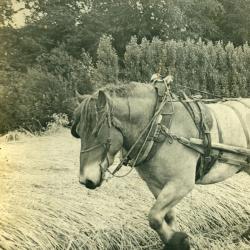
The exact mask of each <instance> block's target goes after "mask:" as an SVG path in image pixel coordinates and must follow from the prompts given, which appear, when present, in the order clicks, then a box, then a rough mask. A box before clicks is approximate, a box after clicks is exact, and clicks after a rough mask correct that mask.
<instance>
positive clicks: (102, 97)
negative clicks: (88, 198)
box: [71, 91, 123, 189]
mask: <svg viewBox="0 0 250 250" xmlns="http://www.w3.org/2000/svg"><path fill="white" fill-rule="evenodd" d="M112 109H113V107H112V104H111V100H110V98H109V97H108V96H107V95H106V94H105V93H104V92H103V91H99V92H98V94H97V95H93V96H89V95H88V96H83V97H82V102H81V104H80V105H79V107H78V108H77V109H76V111H75V114H74V116H75V117H74V122H73V125H72V128H71V133H72V135H73V136H74V137H76V138H81V152H80V176H79V181H80V183H81V184H83V185H85V186H86V187H87V188H90V189H95V188H96V187H98V186H100V185H101V183H102V181H103V179H104V176H105V172H106V170H107V169H108V168H109V166H110V165H111V164H112V163H113V161H114V157H115V155H116V153H117V152H118V151H119V150H120V149H121V147H122V145H123V136H122V133H121V132H120V130H119V128H118V127H117V126H116V125H115V124H116V122H115V118H114V117H113V112H112Z"/></svg>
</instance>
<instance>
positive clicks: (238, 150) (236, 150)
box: [189, 138, 250, 156]
mask: <svg viewBox="0 0 250 250" xmlns="http://www.w3.org/2000/svg"><path fill="white" fill-rule="evenodd" d="M189 141H190V142H191V143H193V144H195V145H198V146H203V145H204V144H203V141H202V140H201V139H197V138H190V139H189ZM211 146H212V148H213V149H219V150H222V151H227V152H230V153H234V154H240V155H246V156H250V149H247V148H243V147H237V146H230V145H226V144H222V143H212V145H211Z"/></svg>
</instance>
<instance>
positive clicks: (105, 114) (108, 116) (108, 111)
mask: <svg viewBox="0 0 250 250" xmlns="http://www.w3.org/2000/svg"><path fill="white" fill-rule="evenodd" d="M166 102H167V97H166V96H164V97H163V100H162V102H161V105H160V107H159V108H158V109H157V110H156V111H155V113H154V114H153V116H152V118H151V119H150V121H149V122H148V123H147V125H146V126H145V128H144V129H143V130H142V131H141V133H140V134H139V135H138V137H137V139H136V141H135V143H134V144H133V145H132V146H131V147H130V149H129V150H128V152H127V153H126V155H125V156H124V157H123V158H122V159H121V160H120V162H119V164H118V165H117V166H116V167H115V169H114V170H113V172H111V171H109V167H110V160H109V157H108V153H109V150H110V147H111V143H112V142H111V136H110V129H111V127H112V126H113V127H114V128H116V129H117V130H118V131H119V132H121V134H122V136H123V138H124V135H123V133H122V131H121V128H119V127H118V126H116V124H115V123H114V120H113V110H112V106H111V105H110V104H106V106H105V107H102V109H100V110H99V111H98V110H97V113H98V114H100V113H102V115H101V117H100V119H97V120H98V122H97V125H96V127H95V128H94V130H93V132H92V133H93V134H94V135H95V136H96V137H97V136H98V134H99V133H100V131H101V129H102V127H103V124H104V123H106V124H107V125H108V136H107V139H106V140H105V141H104V142H101V143H98V144H96V145H94V146H91V147H89V148H85V149H83V150H82V151H81V154H84V153H88V152H91V151H93V150H95V149H97V148H100V147H104V152H103V155H102V159H101V161H100V163H99V166H100V169H101V181H103V179H104V176H105V173H106V171H108V172H109V173H110V174H111V175H112V176H114V177H124V176H126V175H128V174H129V173H130V172H131V171H132V170H133V168H134V167H135V165H136V164H138V162H139V159H138V158H139V156H140V154H141V151H142V148H143V147H145V145H146V142H147V140H148V137H149V134H150V131H151V130H152V128H153V124H154V122H155V121H156V120H157V119H158V117H159V115H160V113H161V110H162V108H163V106H164V105H165V104H166ZM144 135H146V136H145V138H144V139H143V144H142V146H141V147H140V148H139V151H138V152H137V154H136V157H135V159H134V160H131V161H129V158H130V154H131V153H132V152H133V151H134V150H135V148H136V146H137V145H138V143H139V142H140V140H141V139H142V138H143V136H144ZM105 161H106V163H107V164H106V165H105ZM124 164H125V165H130V167H131V170H130V171H129V172H128V173H126V174H125V175H121V176H117V175H115V174H116V173H117V172H118V171H119V170H120V169H121V167H122V166H123V165H124ZM82 168H83V166H80V171H82Z"/></svg>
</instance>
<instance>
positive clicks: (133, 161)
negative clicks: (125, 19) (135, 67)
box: [81, 80, 250, 180]
mask: <svg viewBox="0 0 250 250" xmlns="http://www.w3.org/2000/svg"><path fill="white" fill-rule="evenodd" d="M153 84H154V87H155V90H156V93H157V101H156V105H155V111H154V114H153V116H152V118H151V120H150V121H149V123H148V124H147V126H146V127H145V128H144V129H143V130H142V131H141V133H140V134H139V136H138V137H137V140H136V141H135V143H134V144H133V145H132V146H131V147H130V148H129V149H128V151H127V153H126V155H125V156H124V157H123V158H122V159H121V160H120V163H119V164H118V165H117V166H116V168H115V169H114V170H113V172H110V171H109V169H108V167H109V158H108V152H109V149H110V146H111V139H110V128H111V126H114V127H115V128H116V129H118V130H120V129H119V128H118V127H117V126H116V124H115V123H114V121H113V118H112V110H111V111H110V107H109V106H108V107H106V109H103V110H102V113H101V116H100V119H98V120H99V121H98V124H97V126H96V128H95V129H94V132H95V133H99V132H100V130H101V129H102V126H103V124H106V126H108V131H109V133H108V136H107V139H106V140H105V141H104V142H101V143H99V144H97V145H94V146H92V147H90V148H87V149H84V150H82V151H81V153H86V152H89V151H92V150H94V149H96V148H98V147H104V149H105V150H104V152H103V157H102V159H101V162H100V164H99V165H100V167H101V171H102V176H104V174H105V172H106V171H109V172H110V173H111V174H112V175H113V176H116V177H123V176H126V175H127V174H129V173H130V172H131V171H132V169H133V168H134V167H135V166H136V165H139V164H142V163H143V162H145V161H149V160H150V159H152V158H153V156H154V155H155V153H156V151H157V149H158V147H159V146H160V145H161V144H162V143H163V142H165V141H166V140H168V142H169V143H170V144H171V143H173V141H174V140H176V141H178V142H179V143H181V144H183V145H184V146H186V147H189V148H191V149H192V150H194V151H196V152H198V153H199V154H200V158H199V160H198V163H197V166H196V180H198V179H201V178H202V177H203V176H204V175H205V174H207V173H208V172H209V170H210V169H211V167H212V166H213V165H214V164H215V162H216V161H217V160H219V161H221V162H225V163H228V164H233V165H241V166H249V162H247V161H241V160H235V159H231V158H227V157H224V156H223V152H224V151H226V152H231V153H239V154H241V155H246V156H248V157H250V152H249V150H247V149H246V150H245V149H242V148H238V149H236V148H237V147H234V148H230V146H227V147H225V148H223V146H224V145H223V144H218V145H214V144H213V145H212V142H211V134H210V129H211V126H212V116H211V113H210V111H208V110H207V107H206V106H205V104H204V103H203V102H202V101H201V100H199V99H190V98H189V97H187V96H186V94H185V93H184V92H182V93H181V96H179V97H178V98H177V97H176V96H175V95H173V94H172V93H171V91H170V88H169V85H168V84H167V83H166V82H165V81H164V80H157V81H155V82H154V83H153ZM174 101H180V102H181V103H182V105H183V106H184V107H185V109H186V110H187V111H188V113H189V115H190V117H191V118H192V120H193V121H194V124H195V126H196V128H197V130H198V131H199V139H197V138H196V139H194V138H191V139H189V138H185V137H182V136H178V135H176V134H173V133H172V132H171V122H172V117H173V115H174V111H175V110H174V105H173V102H174ZM218 130H219V135H220V134H221V131H220V127H219V126H218ZM219 142H220V143H222V137H221V136H219ZM248 159H249V158H248ZM105 161H107V164H106V166H105V164H104V162H105ZM123 165H129V166H130V167H131V170H130V171H129V172H128V173H127V174H125V175H123V176H117V175H115V174H116V173H117V172H118V171H119V170H120V169H121V167H122V166H123Z"/></svg>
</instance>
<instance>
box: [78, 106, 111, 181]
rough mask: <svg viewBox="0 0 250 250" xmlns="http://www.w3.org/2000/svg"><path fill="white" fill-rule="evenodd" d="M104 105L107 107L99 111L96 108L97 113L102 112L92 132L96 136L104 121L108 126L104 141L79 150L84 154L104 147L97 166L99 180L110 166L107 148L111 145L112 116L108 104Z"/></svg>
mask: <svg viewBox="0 0 250 250" xmlns="http://www.w3.org/2000/svg"><path fill="white" fill-rule="evenodd" d="M106 106H107V107H103V108H102V109H101V110H99V111H98V110H97V114H98V115H99V114H100V113H102V114H101V117H100V119H98V122H97V124H96V126H95V128H94V130H93V132H92V133H93V134H94V135H95V137H97V136H98V134H99V133H100V130H101V129H102V127H103V125H104V123H105V122H106V123H107V126H108V136H107V139H106V140H105V141H104V142H101V143H98V144H96V145H94V146H91V147H88V148H84V149H83V150H81V151H80V153H81V154H84V153H88V152H91V151H93V150H95V149H97V148H100V147H103V148H104V152H103V154H102V158H101V161H100V163H99V166H100V169H101V181H103V179H104V175H105V172H106V171H107V168H108V167H109V166H110V160H109V157H108V153H109V150H110V147H111V138H110V129H111V127H112V118H111V114H112V111H111V110H110V108H109V107H108V105H106ZM105 109H106V110H105ZM105 161H106V162H107V164H105ZM82 170H83V166H82V165H80V172H82Z"/></svg>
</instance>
